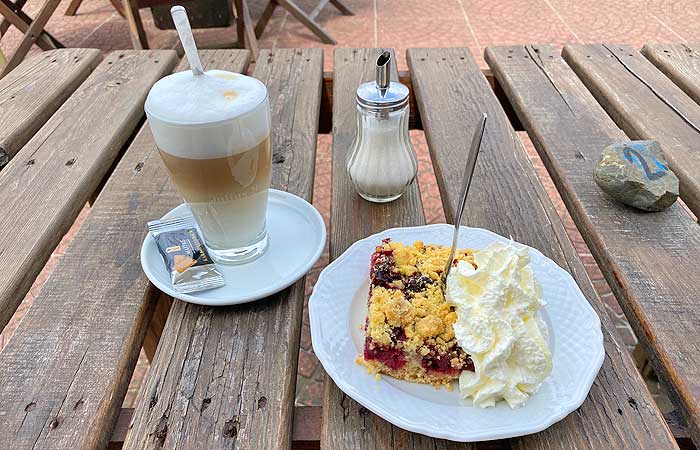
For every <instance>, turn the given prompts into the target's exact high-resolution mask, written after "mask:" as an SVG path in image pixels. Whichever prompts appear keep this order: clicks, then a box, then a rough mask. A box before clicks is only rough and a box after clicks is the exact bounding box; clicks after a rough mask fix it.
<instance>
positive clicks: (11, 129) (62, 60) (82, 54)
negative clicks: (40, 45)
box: [0, 48, 102, 169]
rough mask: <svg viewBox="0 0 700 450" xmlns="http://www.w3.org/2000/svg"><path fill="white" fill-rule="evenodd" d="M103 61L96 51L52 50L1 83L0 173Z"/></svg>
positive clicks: (17, 69)
mask: <svg viewBox="0 0 700 450" xmlns="http://www.w3.org/2000/svg"><path fill="white" fill-rule="evenodd" d="M101 60H102V53H101V52H100V51H99V50H96V49H82V48H75V49H61V50H50V51H48V52H43V53H39V54H37V55H34V56H32V57H30V58H27V59H26V60H25V61H24V62H23V63H22V64H20V65H19V66H17V68H16V69H15V70H13V71H12V72H11V73H10V74H9V75H8V76H6V77H5V78H3V79H2V80H0V123H2V127H1V128H0V169H2V167H4V166H5V165H6V164H7V163H8V161H9V160H10V159H11V158H12V157H13V156H14V155H15V154H16V153H17V152H18V151H19V149H20V148H22V146H23V145H24V144H26V143H27V141H29V139H31V137H32V136H34V134H35V133H36V132H37V131H39V128H41V127H42V126H43V125H44V124H45V123H46V121H47V120H48V119H49V118H50V117H51V116H52V115H53V113H54V112H56V110H57V109H58V108H59V107H60V106H61V105H62V104H63V102H65V101H66V100H67V99H68V97H70V95H71V94H72V93H73V91H75V90H76V89H77V88H78V86H80V84H81V83H82V82H83V81H85V78H87V76H88V75H90V73H91V72H92V71H93V70H94V69H95V67H97V64H98V63H99V62H100V61H101Z"/></svg>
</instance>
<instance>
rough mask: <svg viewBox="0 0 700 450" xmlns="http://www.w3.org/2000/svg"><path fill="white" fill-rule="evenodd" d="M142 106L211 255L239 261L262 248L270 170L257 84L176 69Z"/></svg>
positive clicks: (263, 93)
mask: <svg viewBox="0 0 700 450" xmlns="http://www.w3.org/2000/svg"><path fill="white" fill-rule="evenodd" d="M145 109H146V115H147V116H148V123H149V125H150V127H151V131H152V132H153V137H154V139H155V142H156V145H157V146H158V150H159V152H160V155H161V157H162V159H163V162H164V163H165V167H166V168H167V170H168V172H169V173H170V177H171V178H172V180H173V182H174V183H175V185H176V186H177V188H178V190H179V191H180V194H182V196H183V197H184V199H185V201H186V202H187V204H188V205H189V207H190V209H191V210H192V214H193V215H194V218H195V220H196V221H197V224H198V225H199V228H200V229H201V231H202V235H203V237H204V241H205V243H206V245H207V248H208V250H209V253H210V254H211V256H212V257H213V258H214V259H215V260H216V261H218V262H221V263H226V264H240V263H244V262H248V261H251V260H253V259H255V258H256V257H258V256H260V255H262V254H263V253H264V251H265V249H266V248H267V243H268V238H267V232H266V230H265V212H266V209H267V195H268V190H269V187H270V176H271V148H270V107H269V102H268V97H267V88H266V87H265V85H264V84H263V83H262V82H260V81H259V80H257V79H255V78H251V77H247V76H245V75H239V74H235V73H231V72H225V71H221V70H210V71H207V72H206V73H205V74H204V75H196V76H195V75H193V73H192V72H191V71H185V72H178V73H175V74H172V75H170V76H167V77H165V78H163V79H161V80H160V81H158V82H157V83H156V84H155V85H154V86H153V88H152V89H151V91H150V93H149V94H148V98H147V99H146V108H145Z"/></svg>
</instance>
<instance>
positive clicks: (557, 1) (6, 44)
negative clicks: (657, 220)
mask: <svg viewBox="0 0 700 450" xmlns="http://www.w3.org/2000/svg"><path fill="white" fill-rule="evenodd" d="M42 3H43V2H42V1H39V0H29V2H28V5H27V6H26V7H25V11H26V12H28V13H29V14H30V15H33V14H35V13H36V11H37V10H38V8H39V7H40V6H41V4H42ZM298 3H299V5H300V6H301V7H302V8H303V9H305V10H307V11H310V10H311V9H313V7H314V6H315V4H316V3H317V0H298ZM345 3H346V4H347V5H348V6H349V7H350V8H351V9H352V10H353V11H354V13H355V16H354V17H348V16H342V15H340V14H339V13H338V12H337V11H336V10H335V9H334V8H333V7H332V6H330V5H329V6H327V7H326V8H325V9H324V10H323V11H322V13H321V14H320V15H319V17H318V21H319V22H320V23H321V24H322V26H323V27H324V28H325V29H326V30H327V31H328V32H329V33H330V34H332V35H333V36H334V37H335V38H336V39H337V41H338V46H342V47H367V46H371V47H374V46H387V47H394V48H396V50H397V55H398V62H399V69H406V62H405V49H406V48H408V47H421V46H423V47H440V46H462V47H467V48H469V49H470V50H471V52H472V53H473V54H474V56H475V57H476V59H477V61H478V63H479V64H480V65H481V66H482V67H486V64H485V63H484V60H483V57H482V54H483V50H484V47H486V46H489V45H497V44H519V43H553V44H563V43H585V42H620V43H630V44H633V45H635V46H641V45H642V44H643V43H645V42H654V41H656V42H661V41H665V42H685V41H686V40H688V39H690V40H692V39H696V40H697V39H698V35H699V34H698V31H700V27H699V26H698V23H700V9H699V8H698V1H697V0H679V1H673V2H672V1H670V0H646V1H644V2H643V5H641V6H640V2H638V1H635V0H604V1H603V0H601V1H586V2H583V1H579V0H432V1H426V0H345ZM250 4H251V10H252V13H253V18H254V19H255V18H256V17H257V16H258V15H259V14H260V11H261V9H262V7H263V6H264V3H263V2H262V1H251V2H250ZM67 5H68V3H67V1H64V2H63V3H61V5H60V6H59V8H58V10H57V13H56V14H55V15H54V17H52V18H51V20H50V21H49V23H48V25H47V27H46V28H47V29H48V30H49V31H51V32H52V33H53V34H54V35H55V36H56V37H57V38H58V39H59V40H61V41H62V42H63V43H64V44H65V45H67V46H69V47H95V48H100V49H102V50H104V51H105V52H108V51H111V50H116V49H124V48H130V47H131V43H130V39H129V33H128V28H127V24H126V21H125V20H124V19H122V18H121V17H120V16H119V15H118V14H117V13H116V12H115V11H114V9H113V8H112V7H111V5H110V4H109V2H108V1H107V0H85V1H84V4H83V5H82V6H81V8H80V10H79V13H78V15H77V16H74V17H68V16H64V15H63V11H65V9H66V7H67ZM141 15H142V17H143V19H144V22H145V27H146V31H147V34H148V38H149V41H150V44H151V47H153V48H172V47H173V46H174V45H175V44H176V39H177V37H176V34H175V32H174V31H161V30H158V29H157V28H155V26H154V24H153V19H152V17H151V15H150V13H149V12H148V11H147V10H142V13H141ZM195 33H196V37H197V41H198V42H199V44H200V46H206V45H207V44H213V43H225V42H232V41H234V40H235V30H234V29H233V28H226V29H223V28H222V29H212V30H196V32H195ZM19 37H20V35H19V33H17V31H16V30H14V29H11V30H10V31H9V32H8V33H7V34H6V35H5V36H4V37H3V39H2V42H0V49H2V50H3V52H4V53H5V54H6V55H8V54H9V53H10V52H11V50H12V49H13V48H14V47H15V46H16V45H17V43H18V41H19ZM260 46H261V47H262V48H279V47H320V48H323V49H324V51H325V69H326V70H331V69H332V66H333V54H332V50H333V46H330V45H324V44H321V43H320V42H319V41H318V40H317V39H316V38H315V36H314V35H312V34H311V33H310V32H309V31H308V30H307V29H306V28H304V27H303V26H302V25H301V24H300V23H299V22H298V21H296V19H294V18H293V17H291V16H289V15H288V14H287V13H286V12H285V11H283V10H282V9H281V8H278V9H277V11H276V12H275V14H274V15H273V17H272V19H271V20H270V23H269V25H268V27H267V29H266V31H265V33H264V34H263V36H262V39H261V40H260ZM32 51H33V52H36V51H39V50H38V49H36V48H35V49H33V50H32ZM519 135H520V138H521V139H522V141H523V143H524V145H525V148H526V149H527V150H528V153H529V155H530V156H531V159H532V162H533V164H534V166H535V167H536V169H537V171H538V173H539V175H540V176H541V178H542V181H543V182H544V184H545V186H546V187H547V190H548V192H549V193H550V196H551V197H552V200H553V201H554V203H555V205H557V208H558V211H559V212H560V214H561V216H562V220H563V221H564V224H565V226H566V229H567V231H568V232H569V235H570V237H571V239H572V241H573V243H574V244H575V246H576V248H577V250H578V252H579V254H580V255H581V258H582V260H583V262H584V263H585V265H586V268H587V269H588V271H589V273H590V276H591V278H592V280H593V282H594V284H595V285H596V288H597V289H598V292H599V294H600V295H601V297H602V298H603V300H604V301H605V305H606V307H607V310H608V313H609V314H610V315H611V317H612V318H613V319H614V321H615V324H616V327H617V328H618V331H619V332H620V334H621V336H622V338H623V339H624V341H625V343H626V344H627V345H628V346H629V347H630V348H632V347H633V346H634V345H635V344H636V337H635V336H634V333H633V332H632V330H631V329H630V326H629V324H628V323H627V321H626V320H625V318H624V315H623V314H622V311H621V310H620V307H619V305H618V304H617V301H616V300H615V298H614V296H613V295H612V293H611V292H610V289H609V287H608V285H607V283H606V282H605V280H604V279H603V277H602V274H601V273H600V271H599V270H598V268H597V266H596V264H595V261H594V260H593V257H592V256H591V254H590V252H589V250H588V248H587V247H586V245H585V243H584V242H583V239H582V238H581V236H580V235H579V234H578V231H577V230H576V227H575V226H574V224H573V222H572V221H571V218H570V217H569V216H568V214H567V213H566V210H565V209H564V207H563V205H562V202H561V199H560V198H559V196H558V195H557V193H556V190H555V189H554V187H553V185H552V182H551V180H550V179H549V177H548V176H547V174H546V170H545V169H544V167H543V166H542V162H541V161H540V160H539V158H538V157H537V155H536V153H535V151H534V149H533V147H532V144H531V142H530V141H529V139H528V138H527V135H526V134H525V133H519ZM411 136H412V139H413V143H414V146H415V148H416V152H417V154H418V158H419V162H420V164H419V177H418V182H419V185H420V190H421V195H422V197H423V203H424V206H425V210H426V211H425V212H426V218H427V220H428V222H431V223H434V222H442V221H444V215H443V211H442V206H441V204H440V197H439V193H438V190H437V186H436V184H435V178H434V174H433V172H432V167H431V164H430V158H429V155H428V150H427V145H426V142H425V138H424V136H423V133H422V132H419V131H413V132H412V133H411ZM330 146H331V137H330V136H328V135H322V136H319V139H318V155H317V158H316V164H317V170H316V183H315V186H314V204H315V205H316V207H317V208H318V209H319V210H320V211H321V213H322V214H323V216H324V218H325V219H326V221H328V217H329V210H330ZM88 210H89V208H88V207H86V208H85V210H84V211H83V212H82V213H81V215H80V217H79V219H78V221H77V222H76V224H75V225H74V227H73V229H72V230H71V232H69V234H68V235H67V236H66V238H65V239H64V241H63V242H62V243H61V245H59V247H58V248H57V249H56V251H55V252H54V254H53V255H52V257H51V259H50V260H49V263H48V264H47V266H46V268H45V270H44V271H43V272H42V274H41V275H40V276H39V278H38V279H37V282H36V283H35V285H34V286H33V287H32V289H31V291H30V292H29V294H28V295H27V297H26V299H25V301H24V302H23V303H22V305H21V306H20V308H19V310H18V312H17V314H16V315H15V317H14V318H13V320H12V321H11V322H10V324H9V325H8V326H7V327H6V328H5V330H3V332H2V333H0V348H2V345H3V344H4V342H6V341H7V340H8V339H10V337H11V335H12V332H13V331H14V329H15V328H16V327H17V325H18V323H19V322H20V321H21V318H22V317H23V315H24V312H25V311H26V309H27V308H29V307H30V305H31V303H32V301H33V300H34V298H35V297H36V295H37V293H38V292H39V290H40V289H41V285H42V284H43V282H44V281H45V280H46V278H48V276H49V274H50V272H51V270H52V269H53V267H55V265H56V262H57V261H58V260H59V258H60V256H61V255H62V254H63V251H64V249H65V247H66V245H68V242H69V241H70V239H71V238H72V236H73V235H74V233H75V230H76V229H77V228H78V227H79V226H80V224H81V223H82V221H83V220H84V218H85V216H86V215H87V212H88ZM327 262H328V252H327V251H326V252H325V253H324V255H323V256H322V258H321V261H319V263H318V264H317V265H316V267H314V268H313V270H312V271H311V272H310V273H309V275H308V279H307V294H310V293H311V290H312V289H313V284H314V283H315V281H316V279H317V277H318V274H319V272H320V271H321V269H322V268H323V267H324V266H325V264H327ZM147 370H148V362H147V360H146V359H145V357H144V356H143V354H142V357H141V358H140V360H139V364H138V365H137V368H136V372H135V374H134V377H133V380H132V384H131V386H130V389H129V394H128V395H127V398H126V400H125V404H126V405H131V404H132V403H133V400H134V398H135V396H136V394H137V392H138V389H139V387H140V385H141V381H142V380H143V378H144V376H145V374H146V372H147ZM322 380H323V370H322V368H321V367H320V366H319V364H318V361H317V360H316V358H315V356H314V355H313V351H312V348H311V338H310V336H309V323H308V315H307V314H305V315H304V326H303V329H302V337H301V351H300V354H299V377H298V381H297V401H298V403H301V404H318V403H319V402H320V395H321V389H322ZM652 383H653V380H652ZM653 385H654V386H655V385H656V384H655V383H653ZM656 390H658V389H656ZM660 400H661V402H662V403H661V404H662V407H663V409H668V404H667V402H666V401H665V400H664V399H663V398H661V399H660Z"/></svg>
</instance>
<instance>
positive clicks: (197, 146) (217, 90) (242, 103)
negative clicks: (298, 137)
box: [145, 70, 270, 159]
mask: <svg viewBox="0 0 700 450" xmlns="http://www.w3.org/2000/svg"><path fill="white" fill-rule="evenodd" d="M145 109H146V114H147V116H148V121H149V125H150V127H151V130H152V132H153V137H154V138H155V141H156V144H157V145H158V147H159V148H160V149H161V150H162V151H164V152H166V153H169V154H171V155H173V156H177V157H180V158H191V159H209V158H221V157H225V156H229V155H234V154H236V153H240V152H243V151H246V150H248V149H250V148H252V147H254V146H256V145H257V144H259V143H260V142H261V141H262V140H263V139H265V138H266V137H267V135H268V134H269V133H270V115H269V108H268V101H267V88H266V87H265V85H264V84H263V83H262V82H260V81H259V80H257V79H255V78H252V77H248V76H245V75H240V74H237V73H233V72H227V71H223V70H209V71H207V72H206V73H205V74H204V75H202V76H194V75H193V74H192V71H189V70H188V71H184V72H177V73H174V74H172V75H169V76H167V77H165V78H162V79H161V80H159V81H158V82H157V83H156V84H155V85H154V86H153V88H151V91H150V92H149V94H148V98H147V99H146V106H145Z"/></svg>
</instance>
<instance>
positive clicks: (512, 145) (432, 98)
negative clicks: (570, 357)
mask: <svg viewBox="0 0 700 450" xmlns="http://www.w3.org/2000/svg"><path fill="white" fill-rule="evenodd" d="M520 57H521V58H522V56H520ZM408 64H409V67H410V69H411V74H412V77H413V81H414V87H415V88H416V98H417V100H418V105H419V107H420V109H421V117H422V120H423V126H424V129H425V132H426V138H427V141H428V146H429V149H430V152H431V156H432V158H433V163H434V166H435V168H436V176H437V181H438V185H439V186H440V190H441V194H442V199H443V205H444V209H445V215H446V216H447V218H448V221H450V220H452V218H453V217H454V214H455V208H456V204H457V202H458V200H459V192H458V190H459V188H460V183H459V180H460V178H461V176H462V173H463V170H464V161H465V158H466V152H467V150H468V143H469V141H470V139H471V135H472V133H473V130H474V127H476V124H477V123H478V120H479V118H480V117H481V113H482V112H486V113H488V115H489V118H488V125H487V130H486V133H485V137H484V141H483V144H482V150H481V152H480V156H479V160H478V162H477V166H476V169H475V172H474V178H473V181H472V189H471V190H470V193H469V199H468V200H467V205H466V210H465V216H466V219H464V220H463V224H464V225H469V226H475V227H481V228H486V229H489V230H492V231H494V232H496V233H498V234H500V235H502V236H512V238H513V239H515V240H516V241H518V242H522V243H524V244H527V245H530V246H532V247H534V248H537V249H538V250H540V251H541V252H542V253H543V254H545V255H546V256H548V257H549V258H551V259H552V260H554V261H555V262H556V263H557V264H558V265H560V266H561V267H563V268H565V269H566V270H567V271H568V272H570V273H571V274H572V276H573V277H574V279H575V280H576V282H577V283H578V285H579V286H580V288H581V290H582V292H583V293H584V295H585V296H586V298H587V299H588V300H589V302H590V303H591V305H592V306H593V307H594V309H595V310H596V312H597V313H598V316H599V317H600V318H601V322H602V324H603V334H604V339H605V349H606V354H607V357H606V359H605V362H604V365H603V367H602V369H601V371H600V373H599V375H598V378H597V379H596V381H595V383H594V385H593V387H592V389H591V392H590V393H589V396H588V398H587V399H586V401H585V402H584V403H583V405H582V406H581V407H580V408H579V409H578V410H577V411H576V412H575V413H572V414H570V415H569V416H568V417H567V418H565V419H564V420H562V421H561V422H558V423H556V424H554V425H553V426H551V427H550V428H548V429H547V430H545V431H543V432H541V433H537V434H534V435H530V436H526V437H523V438H517V439H512V440H511V442H510V446H511V448H517V449H528V448H536V449H591V448H610V449H612V448H616V449H638V448H650V449H651V448H653V449H661V448H675V442H674V440H673V437H672V436H671V435H670V433H669V431H668V428H667V427H666V425H665V423H664V422H663V419H662V417H661V415H660V413H659V411H658V410H657V408H656V405H655V404H654V401H653V399H652V398H651V396H650V395H649V392H648V391H647V390H646V387H645V385H644V382H643V381H642V379H641V377H640V376H639V374H638V373H637V370H636V367H635V365H634V363H633V362H632V360H631V358H630V357H629V356H627V355H626V352H625V347H624V344H623V343H622V341H621V339H620V338H619V337H618V336H617V334H616V332H615V331H614V325H613V323H612V321H611V320H610V319H609V317H608V315H607V313H606V311H605V308H604V307H603V304H602V302H601V301H600V299H599V298H598V296H597V294H596V293H595V289H594V288H593V285H592V283H591V281H590V280H589V278H588V275H587V274H586V271H585V269H584V267H583V264H582V263H581V261H580V260H579V259H578V256H577V255H576V251H575V249H574V247H573V245H572V244H571V242H570V241H569V239H568V237H567V235H566V231H565V229H564V227H563V225H562V223H561V221H560V219H559V216H558V214H557V212H556V210H555V209H554V207H553V205H552V203H551V201H550V200H549V198H548V196H547V193H546V191H545V190H544V187H543V186H542V184H541V182H540V180H539V178H538V177H537V174H536V173H535V170H534V167H533V166H532V164H531V162H530V159H529V157H528V156H527V154H526V152H525V150H524V148H523V146H522V144H521V142H520V140H519V139H518V137H517V136H516V135H515V132H514V130H513V129H512V127H511V125H510V123H509V121H508V119H507V117H506V115H505V112H504V111H503V110H502V109H501V107H500V105H499V103H498V99H497V98H496V97H495V95H494V93H493V91H492V90H491V89H490V88H489V85H488V83H487V81H486V79H485V78H484V76H483V75H482V73H481V71H480V70H479V67H478V66H477V64H476V63H475V62H474V60H473V58H472V56H471V55H470V54H469V52H468V50H466V49H411V50H409V51H408Z"/></svg>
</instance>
